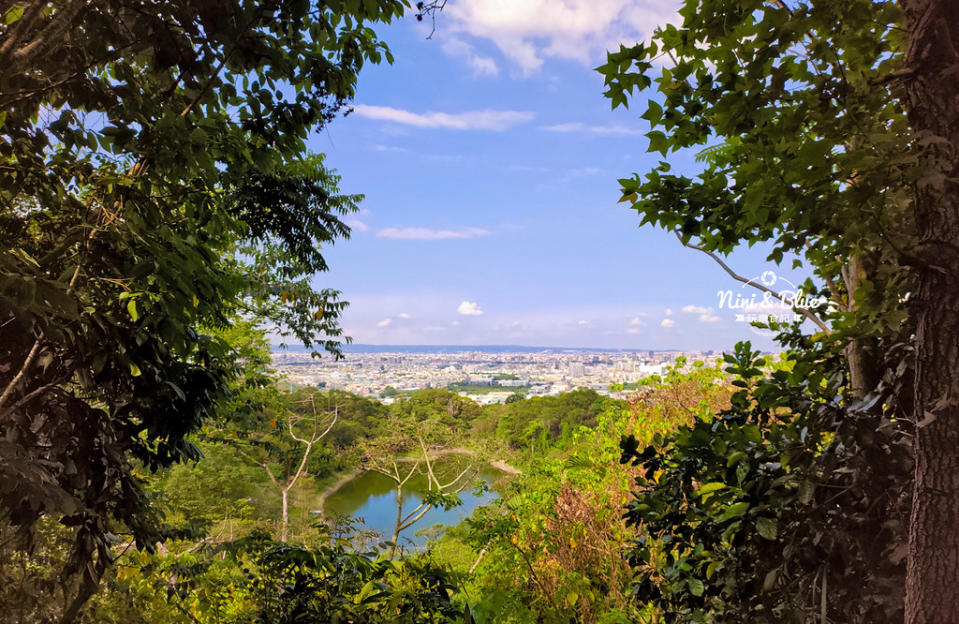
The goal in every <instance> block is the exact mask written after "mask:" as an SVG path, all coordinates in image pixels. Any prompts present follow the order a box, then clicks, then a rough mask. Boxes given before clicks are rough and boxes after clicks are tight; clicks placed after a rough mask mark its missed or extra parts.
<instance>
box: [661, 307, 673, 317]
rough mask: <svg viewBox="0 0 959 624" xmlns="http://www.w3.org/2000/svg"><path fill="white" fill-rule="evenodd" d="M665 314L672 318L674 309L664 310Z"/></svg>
mask: <svg viewBox="0 0 959 624" xmlns="http://www.w3.org/2000/svg"><path fill="white" fill-rule="evenodd" d="M663 314H665V315H666V316H672V315H673V309H672V308H666V309H665V310H663Z"/></svg>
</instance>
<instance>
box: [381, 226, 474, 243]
mask: <svg viewBox="0 0 959 624" xmlns="http://www.w3.org/2000/svg"><path fill="white" fill-rule="evenodd" d="M487 234H489V232H488V231H487V230H484V229H482V228H476V227H467V228H459V229H458V230H434V229H431V228H421V227H388V228H384V229H382V230H380V231H379V232H377V233H376V235H377V237H379V238H394V239H400V240H443V239H447V238H476V237H477V236H486V235H487Z"/></svg>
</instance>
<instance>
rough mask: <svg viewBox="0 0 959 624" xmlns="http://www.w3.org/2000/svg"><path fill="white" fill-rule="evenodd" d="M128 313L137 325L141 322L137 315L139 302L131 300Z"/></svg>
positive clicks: (128, 302) (128, 304)
mask: <svg viewBox="0 0 959 624" xmlns="http://www.w3.org/2000/svg"><path fill="white" fill-rule="evenodd" d="M127 312H128V313H129V314H130V318H131V319H133V322H134V323H136V322H137V320H139V318H140V315H139V314H138V313H137V300H136V299H130V300H128V301H127Z"/></svg>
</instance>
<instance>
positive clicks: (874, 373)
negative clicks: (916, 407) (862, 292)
mask: <svg viewBox="0 0 959 624" xmlns="http://www.w3.org/2000/svg"><path fill="white" fill-rule="evenodd" d="M842 278H843V282H845V284H846V293H847V294H846V296H847V297H848V302H847V305H846V308H847V309H848V310H858V309H859V302H858V301H856V300H855V295H856V291H857V290H859V287H860V286H861V285H862V283H863V281H865V279H866V269H865V267H864V266H863V262H862V258H861V256H860V255H859V254H853V255H852V256H850V258H849V263H848V264H847V265H846V266H845V267H844V268H843V271H842ZM873 346H874V345H873V341H870V340H868V339H867V338H865V337H861V338H858V339H856V340H853V341H851V342H850V343H849V344H848V345H846V350H845V356H846V363H847V364H848V366H849V386H850V388H851V389H852V394H853V396H854V397H855V398H856V399H857V400H862V399H864V398H865V397H866V395H867V394H869V393H870V392H872V391H873V390H875V389H876V386H877V385H878V384H879V377H880V374H879V367H878V365H877V364H878V361H877V360H878V354H877V353H875V349H873V348H871V347H873ZM880 409H881V406H880Z"/></svg>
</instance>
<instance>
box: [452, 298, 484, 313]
mask: <svg viewBox="0 0 959 624" xmlns="http://www.w3.org/2000/svg"><path fill="white" fill-rule="evenodd" d="M456 311H457V312H458V313H459V314H462V315H463V316H482V315H483V311H482V310H481V309H480V307H479V304H478V303H476V302H475V301H464V302H463V303H461V304H459V307H457V308H456Z"/></svg>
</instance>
